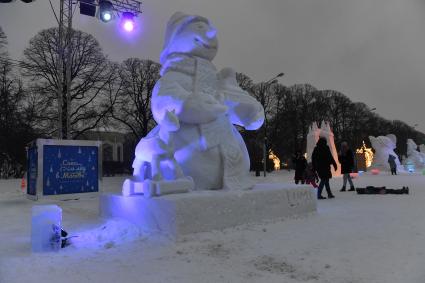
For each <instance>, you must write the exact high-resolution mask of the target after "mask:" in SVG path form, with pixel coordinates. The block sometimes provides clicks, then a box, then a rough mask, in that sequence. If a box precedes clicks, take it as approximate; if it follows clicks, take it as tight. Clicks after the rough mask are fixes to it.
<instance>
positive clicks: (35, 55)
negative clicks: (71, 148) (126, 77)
mask: <svg viewBox="0 0 425 283" xmlns="http://www.w3.org/2000/svg"><path fill="white" fill-rule="evenodd" d="M58 32H59V31H58V28H50V29H46V30H42V31H41V32H39V33H38V34H37V35H35V36H34V37H33V38H32V39H31V40H30V43H29V46H28V47H27V48H26V49H25V50H24V63H23V64H22V70H23V72H22V73H23V75H24V76H25V77H26V79H27V80H28V81H29V85H30V90H31V94H32V96H31V98H30V99H29V102H31V106H32V107H31V110H32V111H31V112H32V113H33V114H34V119H33V121H34V127H37V128H39V130H41V131H42V132H43V133H44V134H45V135H47V136H52V135H54V134H57V131H58V126H57V124H58V118H59V117H58V116H59V113H58V112H59V111H58V91H57V90H58V88H59V86H60V82H61V80H62V81H63V82H64V84H63V89H62V93H63V99H62V100H63V105H62V111H61V112H62V113H63V118H62V120H63V123H64V124H63V128H64V127H65V129H64V133H66V125H65V123H66V120H67V118H68V117H69V125H70V129H69V132H70V137H68V138H77V137H78V136H80V135H81V134H83V133H84V132H86V131H88V130H91V129H94V128H96V127H98V126H99V125H100V123H101V122H102V120H103V119H104V118H105V117H106V116H107V114H108V113H109V112H110V111H111V107H110V105H109V103H104V100H105V99H106V98H107V94H108V91H110V88H109V87H108V86H109V83H110V82H111V81H113V80H115V79H116V75H117V73H116V68H114V67H113V66H114V65H113V64H111V63H110V62H109V61H108V60H107V58H106V56H105V55H104V54H103V53H102V50H101V47H100V45H99V43H98V42H97V40H96V39H95V38H94V37H93V36H92V35H90V34H87V33H84V32H82V31H78V30H73V31H71V32H72V34H71V42H72V44H71V46H72V49H71V54H72V56H71V58H72V59H71V62H67V61H66V60H65V58H64V57H63V56H62V57H61V56H60V55H59V54H60V53H61V52H58V43H59V42H58V39H59V36H58ZM58 60H62V62H63V64H64V66H66V65H67V64H71V85H69V86H68V85H66V80H65V79H64V78H65V74H64V73H61V74H60V73H58V70H57V65H58V64H57V63H58V62H57V61H58ZM67 96H69V102H70V104H71V105H70V106H69V108H68V107H67V103H66V102H67V99H66V97H67ZM67 108H68V109H69V113H68V112H67Z"/></svg>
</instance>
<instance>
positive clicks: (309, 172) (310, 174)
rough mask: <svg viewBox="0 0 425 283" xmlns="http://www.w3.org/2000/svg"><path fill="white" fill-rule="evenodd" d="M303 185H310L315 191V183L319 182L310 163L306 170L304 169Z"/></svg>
mask: <svg viewBox="0 0 425 283" xmlns="http://www.w3.org/2000/svg"><path fill="white" fill-rule="evenodd" d="M304 177H305V183H306V184H311V185H312V186H313V188H315V189H317V183H316V182H319V176H317V173H316V171H314V170H313V164H312V163H311V162H310V163H308V164H307V168H305V173H304Z"/></svg>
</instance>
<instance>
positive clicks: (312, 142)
mask: <svg viewBox="0 0 425 283" xmlns="http://www.w3.org/2000/svg"><path fill="white" fill-rule="evenodd" d="M320 126H321V127H320V128H319V127H318V126H317V123H316V122H313V124H312V125H311V127H310V129H309V132H308V134H307V161H308V162H311V155H312V154H313V150H314V147H315V146H316V143H317V141H318V140H319V138H320V137H324V138H326V141H327V144H328V146H329V149H330V150H331V153H332V156H333V158H334V159H335V162H336V163H337V165H338V168H337V170H334V168H333V167H332V176H334V177H335V176H339V175H341V164H339V161H338V152H337V150H336V147H335V141H334V134H333V132H332V130H331V127H330V125H329V123H328V122H325V121H322V123H321V125H320Z"/></svg>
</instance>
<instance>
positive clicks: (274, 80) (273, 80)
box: [260, 73, 285, 177]
mask: <svg viewBox="0 0 425 283" xmlns="http://www.w3.org/2000/svg"><path fill="white" fill-rule="evenodd" d="M284 75H285V74H284V73H279V74H277V75H276V76H274V77H273V78H271V79H270V80H268V81H266V82H265V83H261V85H260V93H261V104H262V105H263V108H264V107H265V103H266V98H265V95H266V91H267V89H268V88H269V87H270V85H272V84H274V83H277V78H280V77H283V76H284ZM263 127H264V139H263V171H264V177H266V171H267V113H266V110H265V109H264V125H263Z"/></svg>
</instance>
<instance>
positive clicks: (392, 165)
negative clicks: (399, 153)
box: [388, 154, 397, 175]
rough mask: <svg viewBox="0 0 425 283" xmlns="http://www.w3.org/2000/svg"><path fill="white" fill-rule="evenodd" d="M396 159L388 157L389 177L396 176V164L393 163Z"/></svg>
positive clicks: (392, 156)
mask: <svg viewBox="0 0 425 283" xmlns="http://www.w3.org/2000/svg"><path fill="white" fill-rule="evenodd" d="M395 159H396V157H395V156H394V155H392V154H390V155H389V156H388V163H389V164H390V169H391V175H397V163H395Z"/></svg>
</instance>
